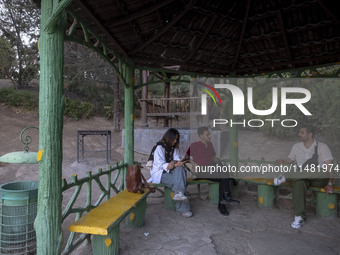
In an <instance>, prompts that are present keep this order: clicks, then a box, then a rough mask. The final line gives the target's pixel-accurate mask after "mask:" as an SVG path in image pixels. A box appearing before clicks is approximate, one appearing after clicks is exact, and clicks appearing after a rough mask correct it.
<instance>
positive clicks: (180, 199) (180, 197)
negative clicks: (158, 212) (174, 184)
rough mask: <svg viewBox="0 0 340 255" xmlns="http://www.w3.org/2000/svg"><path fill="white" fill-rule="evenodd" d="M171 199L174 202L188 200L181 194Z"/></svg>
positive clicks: (178, 193)
mask: <svg viewBox="0 0 340 255" xmlns="http://www.w3.org/2000/svg"><path fill="white" fill-rule="evenodd" d="M172 199H173V200H176V201H183V200H187V199H188V198H187V197H186V196H185V195H184V194H183V193H182V192H177V193H176V194H175V195H174V197H173V198H172Z"/></svg>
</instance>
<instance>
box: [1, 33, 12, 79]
mask: <svg viewBox="0 0 340 255" xmlns="http://www.w3.org/2000/svg"><path fill="white" fill-rule="evenodd" d="M14 65H15V53H14V51H13V49H12V47H11V44H10V42H9V41H8V40H7V39H6V38H3V37H1V36H0V79H9V78H10V73H11V72H12V68H13V66H14Z"/></svg>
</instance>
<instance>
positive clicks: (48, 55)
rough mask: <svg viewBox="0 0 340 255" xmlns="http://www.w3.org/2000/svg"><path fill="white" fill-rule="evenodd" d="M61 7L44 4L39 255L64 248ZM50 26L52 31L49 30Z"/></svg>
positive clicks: (40, 46) (38, 214) (37, 233)
mask: <svg viewBox="0 0 340 255" xmlns="http://www.w3.org/2000/svg"><path fill="white" fill-rule="evenodd" d="M64 2H65V1H63V3H64ZM58 4H59V1H49V0H42V1H41V33H40V40H39V52H40V91H39V150H40V151H43V154H42V157H41V160H40V161H39V190H38V213H37V217H36V220H35V224H34V226H35V230H36V235H37V254H40V255H47V254H60V252H61V245H62V228H61V220H62V217H61V203H62V195H61V193H62V191H61V178H62V161H63V157H62V156H63V154H62V130H63V111H64V96H63V61H64V32H65V29H64V26H65V21H66V19H65V15H64V13H63V11H62V10H61V8H60V5H58ZM64 7H65V6H64ZM56 10H58V12H56ZM57 13H59V14H57ZM47 24H48V25H49V29H47V28H46V26H47Z"/></svg>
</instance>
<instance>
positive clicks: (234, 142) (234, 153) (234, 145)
mask: <svg viewBox="0 0 340 255" xmlns="http://www.w3.org/2000/svg"><path fill="white" fill-rule="evenodd" d="M234 83H236V85H237V80H236V79H232V84H234ZM229 97H230V100H229V119H230V120H232V121H233V123H235V122H236V120H237V119H236V116H234V115H233V99H232V95H231V94H229ZM229 153H230V165H231V166H235V167H236V169H238V128H237V125H234V124H233V125H232V126H231V127H230V128H229ZM230 177H233V176H230Z"/></svg>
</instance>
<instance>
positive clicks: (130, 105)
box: [123, 62, 135, 180]
mask: <svg viewBox="0 0 340 255" xmlns="http://www.w3.org/2000/svg"><path fill="white" fill-rule="evenodd" d="M134 75H135V68H134V64H133V63H131V62H130V63H127V64H125V70H124V72H123V79H125V81H126V84H127V86H125V106H124V110H125V127H124V129H125V131H124V141H125V152H124V161H125V163H128V164H129V165H131V164H133V163H134V120H135V115H134V101H133V96H134V91H135V88H134V84H135V78H134ZM124 180H125V178H124Z"/></svg>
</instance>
